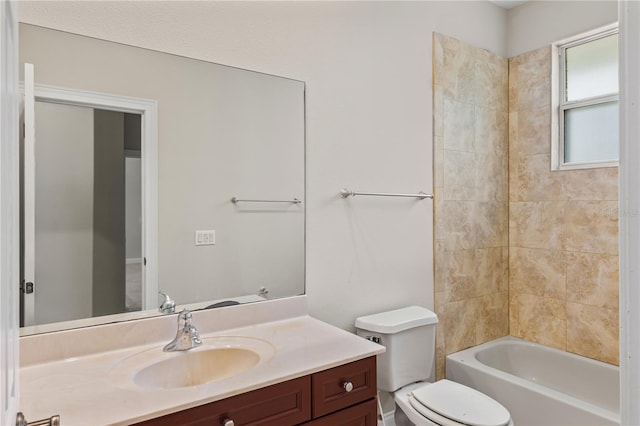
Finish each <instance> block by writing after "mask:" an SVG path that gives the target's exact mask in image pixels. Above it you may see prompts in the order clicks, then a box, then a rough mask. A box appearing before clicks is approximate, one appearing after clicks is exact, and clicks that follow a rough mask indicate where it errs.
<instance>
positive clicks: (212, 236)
mask: <svg viewBox="0 0 640 426" xmlns="http://www.w3.org/2000/svg"><path fill="white" fill-rule="evenodd" d="M215 243H216V231H214V230H213V229H209V230H206V231H196V238H195V244H196V245H197V246H210V245H213V244H215Z"/></svg>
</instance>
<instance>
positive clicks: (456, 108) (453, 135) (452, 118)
mask: <svg viewBox="0 0 640 426" xmlns="http://www.w3.org/2000/svg"><path fill="white" fill-rule="evenodd" d="M443 119H444V121H443V132H444V148H445V149H450V150H453V151H464V152H473V151H474V143H475V142H474V136H475V132H474V131H473V130H471V131H470V129H475V108H474V106H473V105H470V104H465V103H462V102H457V101H454V100H451V99H449V98H445V99H444V118H443Z"/></svg>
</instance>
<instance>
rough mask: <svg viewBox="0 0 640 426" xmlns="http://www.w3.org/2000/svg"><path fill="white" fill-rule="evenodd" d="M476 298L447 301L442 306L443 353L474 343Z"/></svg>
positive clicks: (449, 352)
mask: <svg viewBox="0 0 640 426" xmlns="http://www.w3.org/2000/svg"><path fill="white" fill-rule="evenodd" d="M476 312H477V301H476V299H468V300H461V301H458V302H451V303H447V304H445V306H444V321H443V322H444V325H443V326H444V333H445V336H446V337H445V353H446V354H447V355H448V354H451V353H454V352H457V351H459V350H462V349H466V348H470V347H471V346H474V345H475V344H476V322H477V320H478V316H477V313H476Z"/></svg>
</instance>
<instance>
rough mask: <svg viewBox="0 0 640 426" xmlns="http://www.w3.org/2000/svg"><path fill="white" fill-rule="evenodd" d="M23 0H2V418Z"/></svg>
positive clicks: (11, 370)
mask: <svg viewBox="0 0 640 426" xmlns="http://www.w3.org/2000/svg"><path fill="white" fill-rule="evenodd" d="M16 5H17V2H8V1H3V2H1V3H0V424H3V425H10V424H15V421H16V412H17V405H18V395H19V389H18V286H19V279H20V278H19V277H20V272H19V262H20V260H19V234H18V229H19V193H18V184H19V182H18V179H19V177H18V176H19V175H18V151H19V150H18V105H19V98H18V33H17V22H16V19H15V10H14V8H15V6H16Z"/></svg>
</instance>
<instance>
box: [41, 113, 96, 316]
mask: <svg viewBox="0 0 640 426" xmlns="http://www.w3.org/2000/svg"><path fill="white" fill-rule="evenodd" d="M35 112H36V115H37V116H38V120H37V121H36V150H35V155H36V158H35V161H36V242H35V243H36V251H35V256H36V270H35V276H36V281H35V295H36V297H35V301H36V302H35V309H36V315H35V320H36V324H46V323H50V322H58V321H67V320H72V319H78V318H85V317H87V316H91V314H92V302H91V300H92V288H91V285H90V283H91V279H92V275H93V268H92V264H93V261H92V258H93V182H94V179H93V173H94V170H93V157H94V148H93V110H91V109H89V108H79V107H72V106H66V105H57V104H51V103H44V102H36V111H35Z"/></svg>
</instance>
